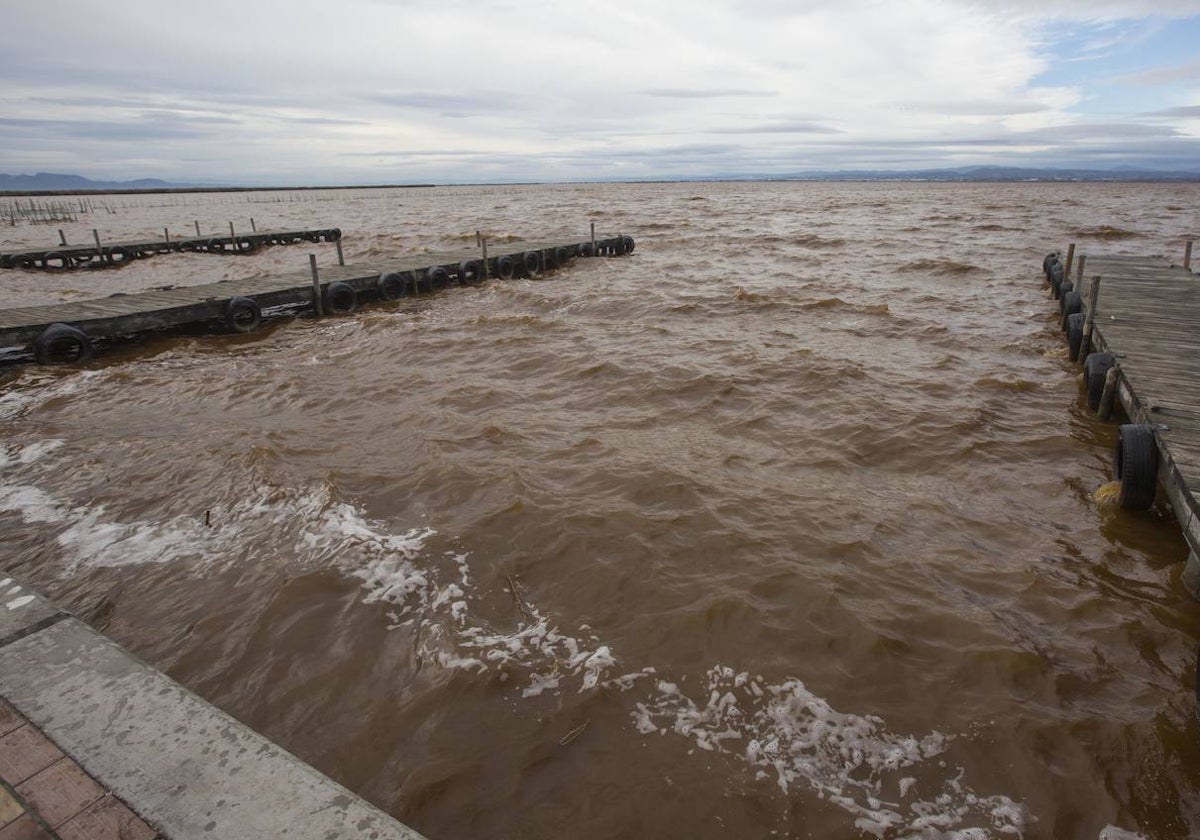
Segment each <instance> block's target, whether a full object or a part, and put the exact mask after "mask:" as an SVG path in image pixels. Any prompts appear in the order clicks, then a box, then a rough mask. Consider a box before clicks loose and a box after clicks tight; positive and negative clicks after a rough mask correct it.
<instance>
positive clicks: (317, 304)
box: [308, 254, 325, 315]
mask: <svg viewBox="0 0 1200 840" xmlns="http://www.w3.org/2000/svg"><path fill="white" fill-rule="evenodd" d="M308 267H309V268H310V269H312V286H313V309H315V310H316V311H317V315H324V314H325V307H324V306H323V305H322V304H321V275H320V274H319V273H318V272H317V255H316V254H309V255H308Z"/></svg>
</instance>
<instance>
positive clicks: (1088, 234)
mask: <svg viewBox="0 0 1200 840" xmlns="http://www.w3.org/2000/svg"><path fill="white" fill-rule="evenodd" d="M1071 235H1072V236H1075V237H1077V238H1079V239H1133V238H1135V237H1140V236H1141V235H1142V234H1140V233H1138V232H1137V231H1135V230H1125V229H1124V228H1119V227H1112V226H1111V225H1097V226H1096V227H1090V228H1079V229H1078V230H1076V231H1074V232H1073V233H1072V234H1071Z"/></svg>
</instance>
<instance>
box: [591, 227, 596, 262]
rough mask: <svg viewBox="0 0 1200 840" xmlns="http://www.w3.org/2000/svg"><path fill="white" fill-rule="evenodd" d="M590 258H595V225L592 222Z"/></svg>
mask: <svg viewBox="0 0 1200 840" xmlns="http://www.w3.org/2000/svg"><path fill="white" fill-rule="evenodd" d="M592 256H593V257H594V256H596V223H595V222H592Z"/></svg>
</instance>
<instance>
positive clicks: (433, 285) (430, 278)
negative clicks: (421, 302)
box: [425, 265, 450, 290]
mask: <svg viewBox="0 0 1200 840" xmlns="http://www.w3.org/2000/svg"><path fill="white" fill-rule="evenodd" d="M425 280H426V282H428V283H429V288H430V289H431V290H437V289H444V288H445V287H446V286H447V285H449V283H450V274H449V272H447V271H446V269H444V268H442V267H441V266H440V265H435V266H433V267H432V268H427V269H426V270H425Z"/></svg>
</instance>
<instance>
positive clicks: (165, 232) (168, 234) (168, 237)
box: [163, 228, 171, 245]
mask: <svg viewBox="0 0 1200 840" xmlns="http://www.w3.org/2000/svg"><path fill="white" fill-rule="evenodd" d="M163 241H164V242H166V243H167V244H168V245H170V244H171V231H169V230H167V229H166V228H163Z"/></svg>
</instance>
